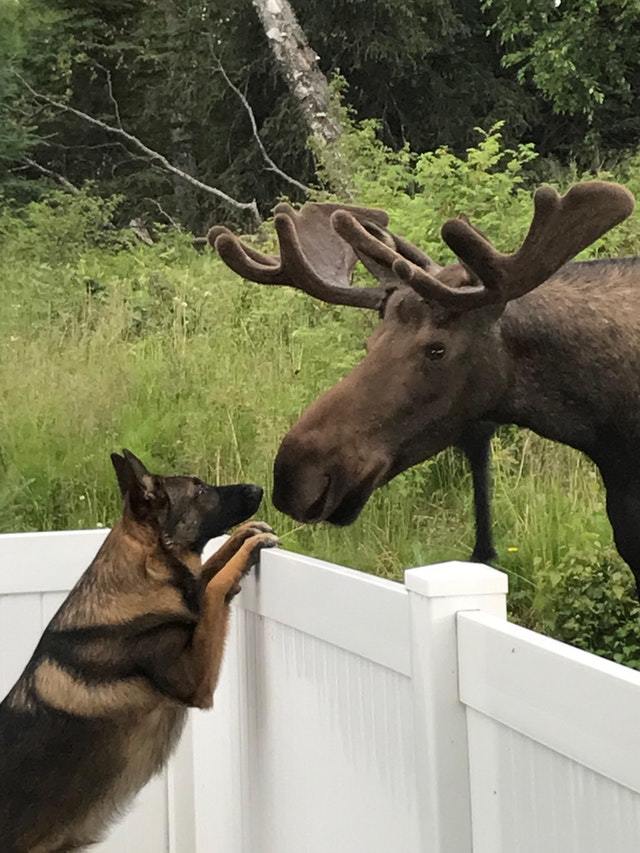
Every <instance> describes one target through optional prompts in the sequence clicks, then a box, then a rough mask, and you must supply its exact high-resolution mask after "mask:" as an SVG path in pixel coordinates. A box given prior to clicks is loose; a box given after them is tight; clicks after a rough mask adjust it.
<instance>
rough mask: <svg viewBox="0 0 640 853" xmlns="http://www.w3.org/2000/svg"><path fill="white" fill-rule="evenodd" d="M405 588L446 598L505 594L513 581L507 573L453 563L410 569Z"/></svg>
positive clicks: (405, 578) (480, 564) (460, 561)
mask: <svg viewBox="0 0 640 853" xmlns="http://www.w3.org/2000/svg"><path fill="white" fill-rule="evenodd" d="M404 584H405V587H406V588H407V589H408V590H409V591H411V592H417V593H418V594H419V595H424V596H426V597H427V598H445V597H447V596H460V595H500V594H502V595H505V594H506V593H507V590H508V589H509V578H508V577H507V575H506V574H505V573H504V572H500V571H498V570H497V569H492V568H491V567H490V566H485V565H483V564H482V563H465V562H463V561H462V560H452V561H450V562H448V563H435V564H434V565H432V566H420V567H419V568H416V569H407V571H406V572H405V573H404Z"/></svg>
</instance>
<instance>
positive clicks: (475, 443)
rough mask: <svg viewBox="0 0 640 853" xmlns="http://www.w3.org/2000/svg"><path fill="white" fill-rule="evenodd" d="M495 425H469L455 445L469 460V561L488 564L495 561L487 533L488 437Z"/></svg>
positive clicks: (489, 505)
mask: <svg viewBox="0 0 640 853" xmlns="http://www.w3.org/2000/svg"><path fill="white" fill-rule="evenodd" d="M495 431H496V425H495V424H493V423H490V422H489V421H479V422H478V423H475V424H472V425H471V426H469V427H467V429H466V430H465V431H464V432H463V433H462V435H461V437H460V438H459V439H458V442H457V446H458V447H459V448H460V450H462V452H463V453H464V455H465V456H466V457H467V459H468V461H469V466H470V468H471V477H472V480H473V504H474V511H475V522H476V543H475V546H474V549H473V553H472V554H471V559H472V560H473V561H474V562H477V563H490V562H491V561H492V560H495V558H496V556H497V555H496V550H495V548H494V546H493V535H492V532H491V473H490V469H489V463H490V461H491V437H492V436H493V434H494V432H495Z"/></svg>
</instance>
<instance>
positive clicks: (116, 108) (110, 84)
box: [94, 62, 123, 130]
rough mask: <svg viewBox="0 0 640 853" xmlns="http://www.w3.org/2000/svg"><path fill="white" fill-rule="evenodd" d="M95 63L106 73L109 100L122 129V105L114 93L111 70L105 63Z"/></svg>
mask: <svg viewBox="0 0 640 853" xmlns="http://www.w3.org/2000/svg"><path fill="white" fill-rule="evenodd" d="M94 64H95V65H96V67H97V68H99V69H100V70H101V71H104V73H105V77H106V78H107V91H108V93H109V100H110V101H111V103H112V104H113V112H114V113H115V117H116V121H117V122H118V127H119V128H120V130H122V129H123V127H122V119H121V118H120V107H119V106H118V102H117V101H116V99H115V97H114V94H113V80H112V79H111V71H109V69H108V68H105V67H104V65H100V63H99V62H95V63H94Z"/></svg>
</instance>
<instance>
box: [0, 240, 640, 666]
mask: <svg viewBox="0 0 640 853" xmlns="http://www.w3.org/2000/svg"><path fill="white" fill-rule="evenodd" d="M0 281H2V304H3V312H2V316H1V317H0V363H1V364H2V369H1V371H0V399H1V400H2V407H1V409H0V471H1V477H0V529H1V530H3V531H10V530H48V529H64V528H82V527H94V526H96V525H99V524H101V525H109V524H110V523H112V522H113V520H114V519H115V518H116V517H117V515H118V513H119V511H120V502H119V499H118V495H117V491H116V486H115V479H114V476H113V473H112V470H111V467H110V462H109V454H110V452H111V451H113V450H114V449H118V448H120V447H123V446H126V447H130V448H131V449H132V450H134V451H135V452H136V453H138V454H140V456H141V457H142V458H143V459H145V461H147V462H148V464H149V465H150V466H151V467H152V468H154V469H156V470H158V471H160V472H173V473H179V472H182V473H185V472H193V473H197V474H198V475H200V476H202V477H203V478H207V479H209V480H212V481H215V482H234V481H238V480H248V481H255V482H257V483H261V484H264V485H265V486H266V487H267V490H268V491H269V490H270V486H271V476H272V475H271V466H272V461H273V458H274V454H275V452H276V449H277V447H278V443H279V441H280V439H281V438H282V436H283V435H284V433H285V432H286V430H287V428H288V426H289V425H290V424H291V423H292V422H293V421H294V420H295V419H296V417H297V415H298V413H299V412H300V411H301V410H302V408H303V407H304V406H305V405H306V404H307V403H308V402H309V401H310V400H312V399H313V398H314V397H315V396H316V395H317V394H318V393H319V392H320V391H321V390H322V389H324V388H326V387H329V386H330V385H331V384H332V383H333V382H334V381H335V380H336V379H337V378H338V377H339V376H340V375H342V374H343V373H344V372H345V371H346V370H348V368H349V366H350V365H351V364H353V363H355V362H356V361H357V360H358V358H360V357H361V355H362V352H363V350H362V343H363V341H364V339H365V337H366V334H367V330H368V329H367V327H368V325H370V324H371V323H372V322H373V320H372V319H371V318H370V317H368V316H366V315H365V314H364V313H363V312H357V311H349V310H346V309H333V308H330V307H328V306H325V305H320V304H317V303H314V302H313V301H311V300H309V299H307V298H305V297H304V296H301V295H300V294H297V293H295V292H294V291H291V290H288V289H284V288H278V289H273V290H272V289H268V288H264V287H263V288H261V287H259V286H257V285H255V286H251V285H247V284H242V283H240V282H239V281H238V280H237V279H236V278H235V277H234V276H233V275H232V274H230V273H229V272H228V271H227V270H226V269H225V268H224V267H222V265H221V264H220V263H219V262H218V261H217V260H216V259H215V258H213V257H212V256H211V255H210V254H207V255H197V254H195V253H194V252H193V251H192V250H191V248H190V247H188V246H187V245H182V244H180V243H176V242H173V243H168V244H167V245H165V246H164V247H158V248H154V249H148V248H146V247H143V248H139V247H133V248H127V249H125V250H124V251H119V252H118V251H112V250H109V249H103V250H97V249H93V250H82V251H78V252H77V253H76V255H75V256H74V257H66V258H62V259H61V261H60V262H59V263H56V262H55V259H50V260H49V259H46V260H45V259H43V258H42V256H41V254H40V253H39V252H37V251H33V249H25V250H24V251H22V250H20V251H17V247H16V246H15V245H14V246H13V247H12V248H11V251H5V252H4V253H3V254H2V255H0ZM87 283H91V288H92V289H93V290H94V291H96V293H95V294H94V295H89V294H88V293H87ZM493 470H494V479H495V496H494V514H495V519H496V523H495V532H496V538H497V545H498V550H499V555H500V556H499V564H500V566H502V567H503V568H504V569H505V570H506V571H507V572H508V573H509V575H510V579H511V589H512V594H511V599H510V602H511V609H512V613H513V616H514V618H517V619H518V620H519V621H521V622H523V623H525V624H528V625H531V626H535V627H538V628H543V629H544V628H546V629H547V630H551V632H552V633H554V634H556V635H557V636H563V637H565V638H568V639H574V640H576V637H577V635H578V634H579V633H580V632H579V631H578V629H575V631H574V634H575V635H576V636H573V634H572V633H571V631H572V630H573V629H571V630H569V629H568V628H566V627H565V626H564V622H562V619H561V616H562V614H563V613H564V614H566V615H567V619H569V618H570V617H571V616H572V615H574V614H573V609H572V602H571V600H570V596H571V595H575V590H574V592H573V593H572V592H571V591H570V590H569V591H568V590H567V588H566V582H567V578H573V579H574V580H575V578H576V577H578V579H579V583H578V586H579V590H580V594H582V593H585V594H586V595H587V600H588V602H591V598H590V592H589V590H590V588H591V586H592V585H594V584H595V580H597V581H598V583H599V584H600V586H602V585H603V584H604V586H605V592H606V593H607V594H606V596H605V602H604V604H603V609H604V610H606V609H607V608H609V604H610V602H609V598H610V596H611V595H613V593H612V592H611V593H610V592H607V588H606V587H607V584H609V582H610V580H611V577H612V575H611V572H613V580H612V581H611V583H613V582H614V581H615V584H617V587H616V588H617V593H616V594H617V595H618V599H619V600H620V601H622V603H623V613H622V616H621V617H620V618H621V620H623V621H624V620H626V619H627V618H629V615H630V614H632V613H635V610H634V605H633V603H632V601H631V599H630V598H629V586H630V575H629V573H628V571H627V569H626V568H625V567H624V564H622V563H621V561H620V560H619V558H618V557H617V555H616V554H615V551H614V550H613V548H612V545H611V534H610V530H609V527H608V523H607V521H606V517H605V514H604V507H603V493H602V488H601V485H600V483H599V480H598V478H597V476H596V474H595V471H594V470H593V468H592V466H591V465H590V464H589V463H588V462H587V461H586V460H585V459H583V458H582V457H580V456H579V455H578V454H576V453H575V452H573V451H571V450H569V449H568V448H564V447H561V446H558V445H552V444H550V443H548V442H545V441H543V440H541V439H540V438H538V437H537V436H535V435H533V434H531V433H528V432H526V431H518V430H515V429H510V428H507V429H505V430H503V431H502V433H501V434H500V435H499V437H498V438H497V439H496V440H495V442H494V462H493ZM261 515H263V517H265V518H266V519H267V520H268V521H269V522H271V523H272V524H273V525H274V526H275V528H276V529H277V530H278V531H279V533H280V534H281V535H282V538H283V544H284V545H285V546H286V547H287V548H290V549H293V550H300V551H304V552H305V553H309V554H313V555H315V556H317V557H321V558H324V559H328V560H331V561H334V562H337V563H341V564H344V565H348V566H353V567H355V568H358V569H362V570H365V571H370V572H375V573H376V574H379V575H382V576H385V577H392V578H400V577H401V575H402V570H403V569H404V568H407V567H410V566H416V565H421V564H426V563H432V562H437V561H441V560H448V559H452V558H464V557H466V556H468V554H469V552H470V550H471V547H472V544H473V525H472V506H471V484H470V478H469V474H468V472H467V470H466V467H465V465H464V463H463V461H462V459H461V458H460V457H459V456H457V455H456V454H455V453H454V452H446V453H444V454H442V455H441V456H439V457H438V458H436V459H435V460H431V461H430V462H427V463H425V464H423V465H421V466H418V467H416V468H414V469H413V470H411V471H408V472H406V473H405V474H403V475H401V476H400V477H398V478H397V479H396V480H395V481H394V482H393V483H391V484H390V485H389V486H388V487H385V488H384V489H381V490H380V491H378V492H377V493H376V494H375V495H374V497H373V499H372V500H371V501H370V502H369V505H368V506H367V508H366V510H365V511H364V513H363V514H362V516H361V518H360V519H359V520H358V521H357V523H356V524H354V525H353V526H352V527H349V528H346V529H336V528H331V527H328V526H319V527H300V526H299V525H296V524H295V523H294V522H292V521H291V519H289V518H288V517H286V516H283V515H280V514H279V513H277V512H276V511H275V510H274V509H273V507H272V506H271V504H270V500H269V497H268V496H267V499H266V501H265V503H264V507H263V511H262V513H261ZM603 565H607V566H609V567H610V570H609V571H607V572H604V574H602V567H603ZM576 573H577V575H576ZM594 578H595V580H594ZM598 579H599V580H598ZM596 586H597V584H596ZM594 588H595V587H594ZM585 591H586V592H585ZM604 605H606V607H605V606H604ZM587 609H588V608H587ZM596 616H597V614H596ZM594 619H595V621H594V625H598V624H599V622H598V619H597V618H595V617H594ZM559 620H560V621H559ZM565 621H566V620H565ZM614 629H615V630H617V628H616V626H614ZM580 630H582V631H583V634H584V630H583V629H580ZM595 630H596V628H595V627H594V631H595ZM615 630H614V633H615ZM567 635H569V636H567ZM577 640H578V641H579V642H581V644H582V645H583V646H586V647H592V646H594V643H593V642H592V640H593V632H591V633H589V631H587V636H582V635H581V636H580V637H577ZM596 645H597V644H596ZM604 651H605V652H607V651H608V648H605V649H604ZM625 655H626V657H625V659H627V660H633V661H635V660H636V657H639V658H640V653H637V650H636V645H635V640H634V645H633V647H632V648H631V651H629V653H628V654H627V653H625Z"/></svg>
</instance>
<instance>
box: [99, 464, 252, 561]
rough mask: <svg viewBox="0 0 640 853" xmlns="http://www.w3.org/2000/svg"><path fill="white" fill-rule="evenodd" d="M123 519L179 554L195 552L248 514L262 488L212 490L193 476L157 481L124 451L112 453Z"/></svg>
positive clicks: (158, 476)
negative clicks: (152, 532) (143, 528)
mask: <svg viewBox="0 0 640 853" xmlns="http://www.w3.org/2000/svg"><path fill="white" fill-rule="evenodd" d="M111 461H112V463H113V467H114V468H115V471H116V476H117V478H118V485H119V486H120V492H121V493H122V497H123V498H124V504H125V515H129V516H130V517H132V518H133V519H135V521H137V522H138V523H139V524H143V525H146V526H149V527H152V528H154V529H155V530H156V531H157V532H158V533H159V534H160V535H161V537H162V538H163V540H164V541H167V542H170V543H171V544H172V545H173V546H175V548H176V549H178V550H180V551H189V552H192V553H196V554H200V553H201V552H202V549H203V548H204V546H205V545H206V544H207V542H208V541H209V539H213V538H214V536H220V535H221V534H222V533H225V532H226V531H227V530H228V529H229V528H230V527H233V526H234V525H236V524H239V523H240V522H241V521H245V520H246V519H247V518H249V517H250V516H252V515H253V514H254V513H255V512H256V510H257V509H258V507H259V506H260V501H261V500H262V489H261V488H260V487H259V486H254V485H252V484H247V483H241V484H237V485H232V486H211V485H209V484H208V483H203V482H202V480H199V479H198V478H197V477H189V476H182V477H162V476H160V475H158V474H151V473H150V472H149V471H148V470H147V469H146V467H145V466H144V464H143V463H142V462H141V461H140V460H139V459H138V458H137V456H134V454H133V453H131V451H130V450H123V452H122V456H120V454H118V453H112V454H111Z"/></svg>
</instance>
